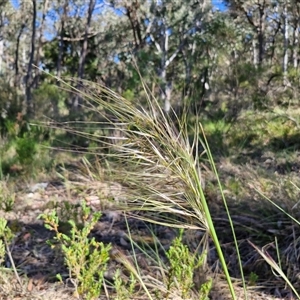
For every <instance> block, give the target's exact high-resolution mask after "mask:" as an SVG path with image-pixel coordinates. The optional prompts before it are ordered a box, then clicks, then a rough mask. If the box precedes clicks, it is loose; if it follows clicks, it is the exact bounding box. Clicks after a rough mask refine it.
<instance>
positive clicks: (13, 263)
mask: <svg viewBox="0 0 300 300" xmlns="http://www.w3.org/2000/svg"><path fill="white" fill-rule="evenodd" d="M3 240H4V243H5V247H6V251H7V255H8V257H9V260H10V263H11V265H12V268H13V270H14V273H15V276H16V278H17V281H18V283H19V285H20V287H21V289H23V284H22V281H21V278H20V276H19V274H18V272H17V268H16V265H15V262H14V260H13V257H12V255H11V252H10V249H9V246H8V244H7V241H6V239H5V237H3Z"/></svg>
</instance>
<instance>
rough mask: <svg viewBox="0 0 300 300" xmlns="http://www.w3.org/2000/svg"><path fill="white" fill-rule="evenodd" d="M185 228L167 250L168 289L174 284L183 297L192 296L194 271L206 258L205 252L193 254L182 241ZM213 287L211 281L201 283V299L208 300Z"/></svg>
mask: <svg viewBox="0 0 300 300" xmlns="http://www.w3.org/2000/svg"><path fill="white" fill-rule="evenodd" d="M182 235H183V230H182V229H181V230H180V233H179V236H178V237H177V238H175V239H174V241H173V242H172V245H171V247H170V249H169V250H168V252H167V257H168V259H169V263H170V268H169V274H168V275H169V276H168V283H167V289H168V291H170V290H171V289H172V287H173V286H174V285H177V289H178V290H179V291H180V292H181V297H182V298H183V299H188V298H190V297H191V291H192V288H193V286H194V272H195V270H196V269H198V268H200V267H201V266H202V265H203V263H204V261H205V258H206V253H205V252H204V253H203V254H202V255H201V256H200V257H197V256H196V255H192V254H191V253H190V250H189V249H188V247H187V246H186V245H184V244H183V242H182ZM210 289H211V281H208V282H205V283H204V284H203V286H202V285H201V289H200V294H199V299H201V300H207V299H208V294H209V292H210Z"/></svg>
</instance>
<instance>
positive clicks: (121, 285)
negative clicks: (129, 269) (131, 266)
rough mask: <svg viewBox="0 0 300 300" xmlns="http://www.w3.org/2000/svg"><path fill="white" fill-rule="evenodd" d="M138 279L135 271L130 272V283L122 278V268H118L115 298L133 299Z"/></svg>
mask: <svg viewBox="0 0 300 300" xmlns="http://www.w3.org/2000/svg"><path fill="white" fill-rule="evenodd" d="M136 284H137V280H136V278H135V276H134V274H133V273H131V274H130V281H129V284H128V283H126V282H125V280H124V279H122V276H121V273H120V269H117V271H116V273H115V276H114V287H115V290H116V296H115V297H114V299H115V300H128V299H133V295H134V291H135V287H136Z"/></svg>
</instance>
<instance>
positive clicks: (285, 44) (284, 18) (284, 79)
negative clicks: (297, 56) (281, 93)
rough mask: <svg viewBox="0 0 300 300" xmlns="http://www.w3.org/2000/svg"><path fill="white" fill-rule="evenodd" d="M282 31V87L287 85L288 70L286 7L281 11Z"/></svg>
mask: <svg viewBox="0 0 300 300" xmlns="http://www.w3.org/2000/svg"><path fill="white" fill-rule="evenodd" d="M283 24H284V26H283V31H284V39H283V66H282V69H283V85H284V86H286V85H287V83H288V82H287V81H288V79H287V70H288V60H289V56H288V46H289V24H288V14H287V7H286V5H285V6H284V9H283Z"/></svg>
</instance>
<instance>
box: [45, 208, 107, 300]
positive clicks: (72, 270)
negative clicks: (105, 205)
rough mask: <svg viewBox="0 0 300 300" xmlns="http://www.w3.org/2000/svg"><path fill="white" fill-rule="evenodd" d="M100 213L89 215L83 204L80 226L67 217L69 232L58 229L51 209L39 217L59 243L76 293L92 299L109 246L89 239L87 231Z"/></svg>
mask: <svg viewBox="0 0 300 300" xmlns="http://www.w3.org/2000/svg"><path fill="white" fill-rule="evenodd" d="M100 216H101V213H100V212H96V213H93V214H92V213H91V210H90V208H89V207H87V206H86V204H85V203H83V204H82V220H83V225H82V226H80V225H77V224H76V223H75V222H74V220H70V221H69V225H70V228H71V229H70V235H67V234H65V233H61V232H60V230H59V218H58V217H57V215H56V212H55V211H53V212H52V213H50V214H48V215H45V214H44V215H41V216H40V218H42V219H43V220H44V222H45V227H46V228H47V229H49V230H52V231H54V232H55V233H56V237H55V239H56V240H57V241H58V242H59V244H60V245H61V250H62V252H63V254H64V256H65V263H66V266H67V267H68V269H69V279H70V281H71V282H72V283H73V284H74V287H75V289H76V295H77V296H78V297H79V296H83V297H84V298H86V299H96V298H97V297H98V296H99V294H100V291H101V287H102V284H103V275H104V272H105V270H106V266H107V262H108V260H109V251H110V249H111V246H110V245H104V244H103V243H100V242H97V241H96V240H95V238H91V239H89V234H90V232H91V230H92V229H93V227H94V226H95V224H96V223H97V221H98V219H99V218H100ZM58 278H60V279H61V276H59V275H58Z"/></svg>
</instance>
